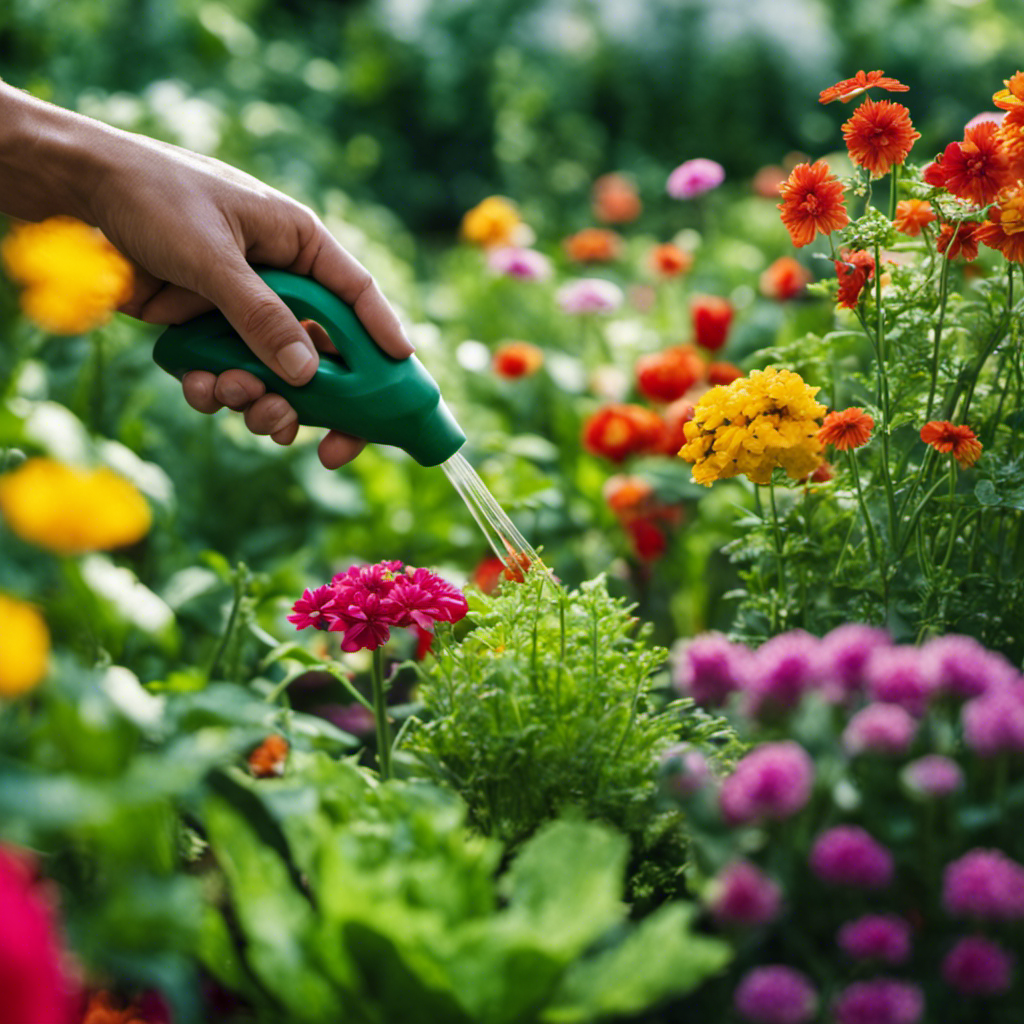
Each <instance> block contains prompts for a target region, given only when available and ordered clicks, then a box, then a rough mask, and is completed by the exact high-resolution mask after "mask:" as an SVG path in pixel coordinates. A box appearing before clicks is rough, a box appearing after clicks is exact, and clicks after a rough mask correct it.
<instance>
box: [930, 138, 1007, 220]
mask: <svg viewBox="0 0 1024 1024" xmlns="http://www.w3.org/2000/svg"><path fill="white" fill-rule="evenodd" d="M924 180H925V181H926V182H928V184H929V185H938V186H940V187H941V188H945V189H946V190H947V191H949V192H951V193H952V194H953V195H955V196H958V197H959V198H960V199H966V200H967V201H968V202H970V203H973V204H974V205H976V206H986V205H987V204H988V203H991V202H992V200H993V199H995V198H996V196H998V195H999V193H1000V192H1001V191H1002V190H1003V189H1004V188H1006V187H1007V186H1008V185H1012V184H1013V182H1014V173H1013V167H1012V166H1011V161H1010V155H1009V153H1007V151H1006V147H1005V146H1004V145H1003V141H1002V138H1001V137H1000V135H999V126H998V125H996V124H993V123H992V122H991V121H982V122H981V123H980V124H976V125H974V127H973V128H968V129H967V130H966V131H965V132H964V137H963V141H962V142H951V143H950V144H949V145H948V146H947V147H946V148H945V149H944V150H943V151H942V153H940V154H939V156H938V158H937V159H936V161H935V163H933V164H929V165H928V167H926V168H925V172H924Z"/></svg>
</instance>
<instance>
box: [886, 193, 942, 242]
mask: <svg viewBox="0 0 1024 1024" xmlns="http://www.w3.org/2000/svg"><path fill="white" fill-rule="evenodd" d="M934 220H935V211H934V210H933V209H932V204H931V203H929V202H928V200H927V199H901V200H900V201H899V202H898V203H897V204H896V216H895V217H894V218H893V222H892V223H893V226H894V227H895V228H896V230H897V231H898V232H900V234H902V235H909V236H910V237H911V238H916V237H917V236H918V235H919V234H921V231H922V229H923V228H924V227H926V226H927V225H928V224H931V223H932V222H933V221H934Z"/></svg>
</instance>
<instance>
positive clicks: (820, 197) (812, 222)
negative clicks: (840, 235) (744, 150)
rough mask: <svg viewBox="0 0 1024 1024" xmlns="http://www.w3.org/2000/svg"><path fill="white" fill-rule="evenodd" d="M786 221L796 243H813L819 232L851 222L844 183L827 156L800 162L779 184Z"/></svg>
mask: <svg viewBox="0 0 1024 1024" xmlns="http://www.w3.org/2000/svg"><path fill="white" fill-rule="evenodd" d="M779 195H781V196H782V202H781V203H780V204H779V210H780V211H781V212H782V223H783V224H785V226H786V230H787V231H788V232H789V237H790V238H791V239H792V240H793V244H794V245H795V246H796V247H797V248H800V247H801V246H804V245H810V244H811V242H813V241H814V237H815V235H816V234H818V233H819V232H820V233H821V234H823V235H828V234H831V233H832V232H833V231H838V230H839V229H840V228H844V227H846V225H847V224H849V223H850V217H849V215H848V214H847V212H846V205H845V203H844V202H843V183H842V182H841V181H840V180H839V179H838V178H837V177H836V176H835V175H834V174H832V173H831V172H830V171H829V169H828V164H826V163H825V161H824V160H819V161H817V163H813V164H797V165H796V167H794V168H793V170H792V173H791V174H790V175H789V177H788V178H787V179H786V180H785V182H783V184H782V185H781V187H780V188H779Z"/></svg>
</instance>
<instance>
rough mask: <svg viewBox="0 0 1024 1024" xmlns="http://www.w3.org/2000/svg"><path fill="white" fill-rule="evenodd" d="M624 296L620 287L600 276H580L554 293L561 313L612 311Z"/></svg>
mask: <svg viewBox="0 0 1024 1024" xmlns="http://www.w3.org/2000/svg"><path fill="white" fill-rule="evenodd" d="M624 298H625V296H624V295H623V294H622V289H621V288H620V287H619V286H618V285H617V284H613V283H612V282H611V281H606V280H604V278H601V277H580V278H577V279H576V280H574V281H568V282H567V283H566V284H563V285H562V287H561V288H559V289H558V291H557V292H556V293H555V301H556V302H557V303H558V305H559V306H560V307H561V309H562V312H563V313H571V314H574V315H577V316H578V315H581V314H585V313H614V312H615V311H616V310H617V309H618V308H619V307H620V306H621V305H622V302H623V300H624Z"/></svg>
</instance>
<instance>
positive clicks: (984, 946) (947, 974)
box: [942, 935, 1013, 996]
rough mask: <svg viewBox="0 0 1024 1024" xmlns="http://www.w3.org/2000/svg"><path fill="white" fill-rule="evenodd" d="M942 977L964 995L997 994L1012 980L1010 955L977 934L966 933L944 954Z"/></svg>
mask: <svg viewBox="0 0 1024 1024" xmlns="http://www.w3.org/2000/svg"><path fill="white" fill-rule="evenodd" d="M942 977H943V978H944V979H945V981H946V984H947V985H949V987H950V988H952V989H955V990H956V991H957V992H961V993H963V994H964V995H966V996H997V995H1000V994H1001V993H1003V992H1006V991H1007V989H1009V987H1010V985H1011V984H1012V982H1013V957H1011V956H1010V954H1009V953H1007V952H1006V950H1004V949H1003V948H1002V947H1001V946H999V945H997V944H996V943H994V942H991V941H989V940H988V939H985V938H982V937H981V936H980V935H973V936H969V937H967V938H964V939H961V940H960V941H959V942H958V943H957V944H956V945H955V946H954V947H953V948H952V949H951V950H950V951H949V952H948V953H947V954H946V958H945V959H944V960H943V961H942Z"/></svg>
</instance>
